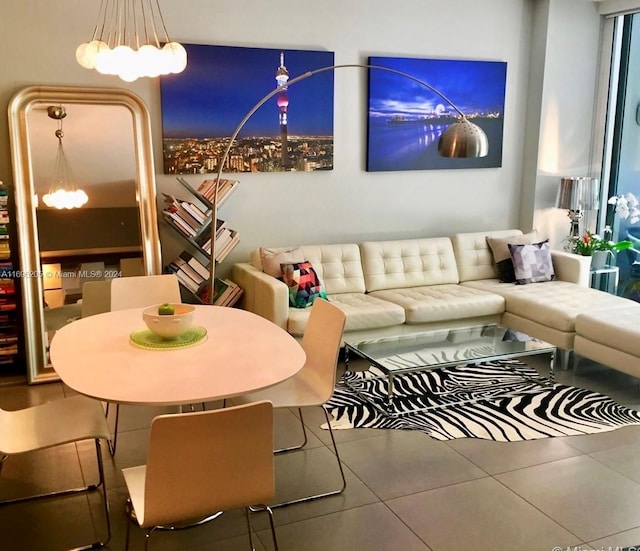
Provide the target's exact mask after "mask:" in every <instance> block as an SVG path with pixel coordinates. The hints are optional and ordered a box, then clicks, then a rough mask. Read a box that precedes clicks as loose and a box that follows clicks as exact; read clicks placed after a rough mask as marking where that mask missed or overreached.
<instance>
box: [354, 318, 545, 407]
mask: <svg viewBox="0 0 640 551" xmlns="http://www.w3.org/2000/svg"><path fill="white" fill-rule="evenodd" d="M344 344H345V376H344V377H343V382H344V384H346V385H347V387H349V388H350V389H351V390H353V391H354V392H356V393H358V394H359V395H360V397H361V398H363V399H365V400H366V401H367V402H369V403H371V404H372V405H374V406H375V407H376V408H378V409H379V410H381V411H383V412H384V413H385V414H386V415H391V416H399V415H402V414H405V413H413V412H416V411H426V410H429V409H433V408H442V407H451V406H454V405H459V404H462V403H470V402H474V401H479V400H481V399H487V397H490V398H491V399H497V398H500V397H506V396H512V395H513V394H514V391H513V389H514V384H513V382H514V379H515V380H518V381H520V380H521V381H523V382H525V383H527V384H526V385H524V386H523V388H525V389H526V390H525V391H524V392H534V391H538V390H539V389H540V388H541V387H551V386H553V385H554V382H555V381H554V373H553V365H554V356H555V352H556V347H555V346H553V345H551V344H549V343H546V342H542V341H539V340H537V339H533V338H532V337H529V336H528V335H525V334H523V333H519V332H516V331H512V330H510V329H507V328H505V327H502V326H500V325H497V324H480V325H470V326H466V327H450V328H445V327H443V328H441V329H438V328H435V329H429V330H424V329H416V328H412V327H411V326H402V327H398V328H388V329H387V330H382V331H380V332H379V333H378V334H376V335H375V336H371V334H370V333H363V334H362V335H359V334H358V333H354V334H351V335H350V334H349V333H347V334H345V336H344ZM545 353H548V354H550V355H551V360H550V365H549V376H548V377H544V376H541V375H538V374H537V372H535V375H534V374H533V373H532V370H531V368H528V367H526V366H525V369H523V368H522V365H521V364H518V363H514V365H513V366H512V367H510V366H509V365H508V363H507V365H506V368H507V372H508V376H504V377H502V376H500V375H499V374H497V375H495V376H491V377H488V378H487V380H484V381H483V382H482V383H477V384H476V383H474V382H473V381H472V382H470V383H464V384H468V385H469V387H468V389H467V391H466V392H463V393H462V394H463V396H464V397H463V398H462V399H459V398H460V396H459V394H460V392H458V391H457V394H458V396H453V394H454V392H451V391H446V390H444V391H436V392H433V393H430V397H431V398H436V399H435V400H433V401H432V403H429V404H428V405H425V404H424V400H422V401H421V402H420V403H419V404H418V405H415V407H412V408H411V410H410V411H408V410H407V409H406V404H404V405H403V409H398V407H397V404H396V400H395V398H396V396H395V394H394V391H395V389H396V386H403V381H402V379H401V378H402V377H404V376H407V375H409V374H414V373H421V372H426V371H429V372H431V371H437V370H441V369H442V368H446V367H453V366H460V365H470V364H471V365H475V364H479V363H482V362H492V361H498V360H510V359H515V358H521V357H524V356H531V355H535V354H545ZM351 354H355V355H356V356H359V357H361V358H364V359H365V360H366V361H367V362H368V363H369V364H370V365H369V368H368V369H369V370H371V371H372V372H373V373H374V374H372V375H371V376H368V377H367V380H368V381H369V382H370V381H372V380H377V381H379V383H380V385H379V386H380V387H382V388H383V389H384V393H385V395H384V397H383V400H382V401H380V400H372V399H371V397H370V395H369V394H367V393H364V392H361V390H362V388H363V385H362V381H363V379H361V378H354V377H350V376H349V374H350V369H349V359H350V355H351ZM367 375H369V374H367ZM474 385H475V386H474ZM449 394H451V395H452V396H448V395H449ZM480 396H481V397H480ZM427 401H428V400H427Z"/></svg>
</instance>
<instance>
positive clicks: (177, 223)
mask: <svg viewBox="0 0 640 551" xmlns="http://www.w3.org/2000/svg"><path fill="white" fill-rule="evenodd" d="M177 180H178V182H179V183H180V184H181V185H182V186H183V187H184V188H185V189H186V190H187V191H188V192H189V194H190V197H189V200H183V199H177V198H176V197H174V196H173V195H168V194H163V198H164V203H165V208H164V209H163V211H162V218H163V220H164V221H165V222H166V224H167V225H168V226H169V227H170V228H171V229H172V231H174V232H175V233H176V234H177V235H178V236H179V237H180V239H181V240H182V241H183V242H184V243H185V244H186V248H185V250H184V251H183V252H182V253H181V254H180V255H178V256H177V257H176V258H174V259H173V260H172V261H171V262H170V263H169V264H168V265H167V266H165V271H166V272H169V273H175V274H176V275H177V276H178V280H179V282H180V285H181V287H182V288H183V290H184V291H185V293H186V296H187V298H190V299H192V301H195V302H201V303H205V304H210V297H209V289H208V281H209V278H210V277H211V274H210V272H209V266H210V262H211V249H212V247H211V236H212V231H211V223H212V213H213V210H214V205H213V200H214V199H213V197H214V194H215V182H216V180H204V181H203V182H202V183H201V184H200V185H199V186H198V187H197V188H194V187H193V186H191V184H189V182H187V181H186V180H185V179H184V178H177ZM219 182H220V183H219V187H218V208H220V207H221V206H222V205H223V204H224V203H225V201H226V200H227V199H228V198H229V197H230V196H231V194H232V193H233V192H234V191H235V190H236V189H237V187H238V183H239V182H238V181H237V180H226V179H220V180H219ZM215 235H216V237H215V251H216V259H215V262H216V264H219V263H220V262H222V261H223V260H224V259H225V258H226V257H227V255H228V254H229V253H230V252H231V251H232V250H233V249H234V247H235V246H236V245H237V244H238V241H239V239H240V236H239V234H238V232H237V231H236V230H234V229H232V228H229V227H228V226H227V223H226V221H225V220H223V219H221V218H217V219H216V231H215ZM214 292H215V298H214V300H213V304H215V305H218V306H233V305H234V304H235V303H236V302H237V301H238V299H239V298H240V295H241V294H242V289H241V288H240V287H239V286H238V285H237V284H235V283H233V282H232V281H230V280H228V279H225V280H221V279H218V278H215V280H214Z"/></svg>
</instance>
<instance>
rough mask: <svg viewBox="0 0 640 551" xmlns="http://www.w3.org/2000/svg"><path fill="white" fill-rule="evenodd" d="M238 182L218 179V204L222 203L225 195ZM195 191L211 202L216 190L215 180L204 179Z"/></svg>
mask: <svg viewBox="0 0 640 551" xmlns="http://www.w3.org/2000/svg"><path fill="white" fill-rule="evenodd" d="M238 183H239V182H238V180H224V179H221V180H220V183H219V184H218V206H220V205H222V203H224V201H225V199H226V198H227V196H228V195H229V194H230V193H231V192H232V191H233V190H234V188H235V187H236V186H237V185H238ZM197 192H198V193H199V194H200V195H201V196H202V197H204V198H205V199H206V200H207V201H208V202H209V203H210V204H213V200H214V195H215V192H216V181H215V180H205V181H204V182H202V183H201V184H200V185H199V186H198V189H197Z"/></svg>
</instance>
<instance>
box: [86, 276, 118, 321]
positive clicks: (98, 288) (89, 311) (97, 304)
mask: <svg viewBox="0 0 640 551" xmlns="http://www.w3.org/2000/svg"><path fill="white" fill-rule="evenodd" d="M110 309H111V281H109V280H102V281H87V282H86V283H83V285H82V302H81V303H80V312H81V314H82V317H83V318H86V317H89V316H95V315H96V314H102V313H104V312H108V311H109V310H110Z"/></svg>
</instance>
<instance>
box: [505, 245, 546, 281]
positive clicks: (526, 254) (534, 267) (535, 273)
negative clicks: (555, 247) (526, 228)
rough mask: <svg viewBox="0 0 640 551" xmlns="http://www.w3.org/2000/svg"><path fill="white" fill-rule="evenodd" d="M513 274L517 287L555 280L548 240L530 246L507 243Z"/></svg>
mask: <svg viewBox="0 0 640 551" xmlns="http://www.w3.org/2000/svg"><path fill="white" fill-rule="evenodd" d="M509 251H510V252H511V260H512V261H513V273H514V277H515V280H516V283H517V284H518V285H525V284H527V283H541V282H543V281H551V280H553V279H555V273H554V271H553V262H551V250H550V249H549V240H546V241H543V242H541V243H532V244H530V245H514V244H513V243H509Z"/></svg>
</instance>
